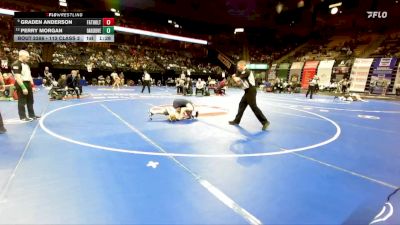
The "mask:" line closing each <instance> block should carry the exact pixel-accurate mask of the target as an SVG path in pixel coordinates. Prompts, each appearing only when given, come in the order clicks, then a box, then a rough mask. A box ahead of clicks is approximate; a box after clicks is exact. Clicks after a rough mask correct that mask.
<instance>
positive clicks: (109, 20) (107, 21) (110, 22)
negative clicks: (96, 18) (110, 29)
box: [103, 18, 115, 26]
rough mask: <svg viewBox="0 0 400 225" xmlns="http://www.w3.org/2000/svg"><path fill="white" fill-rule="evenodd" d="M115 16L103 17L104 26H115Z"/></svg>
mask: <svg viewBox="0 0 400 225" xmlns="http://www.w3.org/2000/svg"><path fill="white" fill-rule="evenodd" d="M114 24H115V21H114V18H103V26H114Z"/></svg>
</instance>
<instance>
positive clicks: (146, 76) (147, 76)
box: [142, 70, 151, 93]
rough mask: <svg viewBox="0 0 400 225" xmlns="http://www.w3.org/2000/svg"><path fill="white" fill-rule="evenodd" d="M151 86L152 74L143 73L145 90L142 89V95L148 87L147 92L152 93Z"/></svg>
mask: <svg viewBox="0 0 400 225" xmlns="http://www.w3.org/2000/svg"><path fill="white" fill-rule="evenodd" d="M150 85H151V76H150V74H149V73H148V72H147V71H146V70H145V71H144V73H143V88H142V93H143V91H144V88H145V87H146V86H147V90H148V91H149V93H150Z"/></svg>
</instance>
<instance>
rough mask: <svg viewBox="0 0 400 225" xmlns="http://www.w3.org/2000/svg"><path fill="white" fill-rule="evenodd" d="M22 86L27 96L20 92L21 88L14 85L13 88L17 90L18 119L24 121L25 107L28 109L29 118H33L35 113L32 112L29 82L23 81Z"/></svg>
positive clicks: (31, 94) (31, 95) (31, 93)
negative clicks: (26, 91)
mask: <svg viewBox="0 0 400 225" xmlns="http://www.w3.org/2000/svg"><path fill="white" fill-rule="evenodd" d="M24 85H25V87H26V89H27V90H28V94H27V95H24V93H23V92H22V88H21V86H19V85H18V83H16V85H15V87H16V89H17V94H18V115H19V118H20V119H25V118H27V117H26V111H25V106H27V108H28V115H29V117H30V118H33V117H34V116H35V111H34V110H33V91H32V86H31V82H30V81H24Z"/></svg>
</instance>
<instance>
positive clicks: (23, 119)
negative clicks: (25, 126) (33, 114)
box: [21, 118, 33, 122]
mask: <svg viewBox="0 0 400 225" xmlns="http://www.w3.org/2000/svg"><path fill="white" fill-rule="evenodd" d="M32 120H33V119H31V118H22V119H21V121H25V122H31V121H32Z"/></svg>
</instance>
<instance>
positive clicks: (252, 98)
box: [234, 87, 268, 125]
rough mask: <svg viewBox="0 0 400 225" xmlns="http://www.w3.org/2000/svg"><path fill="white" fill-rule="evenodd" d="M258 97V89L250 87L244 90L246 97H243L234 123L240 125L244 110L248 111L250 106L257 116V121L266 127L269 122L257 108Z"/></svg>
mask: <svg viewBox="0 0 400 225" xmlns="http://www.w3.org/2000/svg"><path fill="white" fill-rule="evenodd" d="M256 95H257V89H256V88H255V87H249V88H247V89H245V90H244V95H243V97H242V100H240V103H239V110H238V113H237V115H236V117H235V120H234V122H236V123H238V124H239V123H240V120H241V119H242V116H243V113H244V110H246V108H247V106H248V105H249V106H250V108H251V110H252V111H253V113H254V115H256V117H257V119H258V120H259V121H260V123H261V124H263V125H264V124H265V123H266V122H268V120H267V118H266V117H265V116H264V114H263V113H262V112H261V110H260V109H259V108H258V106H257V102H256Z"/></svg>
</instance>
